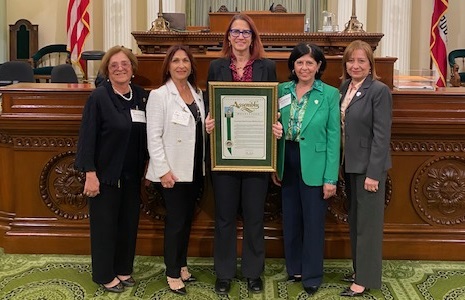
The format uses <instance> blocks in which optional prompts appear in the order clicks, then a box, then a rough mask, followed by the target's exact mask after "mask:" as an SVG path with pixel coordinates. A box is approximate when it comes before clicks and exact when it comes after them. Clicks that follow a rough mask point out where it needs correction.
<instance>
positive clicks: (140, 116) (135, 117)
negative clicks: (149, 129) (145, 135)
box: [131, 109, 147, 123]
mask: <svg viewBox="0 0 465 300" xmlns="http://www.w3.org/2000/svg"><path fill="white" fill-rule="evenodd" d="M131 119H132V122H137V123H147V119H146V118H145V111H143V110H138V109H131Z"/></svg>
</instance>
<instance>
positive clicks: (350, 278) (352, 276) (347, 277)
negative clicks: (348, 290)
mask: <svg viewBox="0 0 465 300" xmlns="http://www.w3.org/2000/svg"><path fill="white" fill-rule="evenodd" d="M341 280H342V281H345V282H355V273H351V274H346V275H344V277H342V279H341Z"/></svg>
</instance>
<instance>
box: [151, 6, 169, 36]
mask: <svg viewBox="0 0 465 300" xmlns="http://www.w3.org/2000/svg"><path fill="white" fill-rule="evenodd" d="M169 30H170V29H169V22H168V21H166V19H165V18H163V0H159V1H158V18H157V19H156V20H155V21H153V22H152V28H150V31H169Z"/></svg>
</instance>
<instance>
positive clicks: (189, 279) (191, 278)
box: [182, 275, 197, 282]
mask: <svg viewBox="0 0 465 300" xmlns="http://www.w3.org/2000/svg"><path fill="white" fill-rule="evenodd" d="M182 281H184V282H194V281H197V278H195V277H194V275H191V276H189V277H188V278H187V279H182Z"/></svg>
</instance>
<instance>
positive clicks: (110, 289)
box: [101, 282, 124, 293]
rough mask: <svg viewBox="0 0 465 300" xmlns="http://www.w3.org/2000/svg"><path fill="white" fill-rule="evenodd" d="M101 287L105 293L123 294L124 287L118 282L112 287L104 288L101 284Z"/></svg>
mask: <svg viewBox="0 0 465 300" xmlns="http://www.w3.org/2000/svg"><path fill="white" fill-rule="evenodd" d="M101 286H102V287H103V289H104V290H105V291H107V292H111V293H122V292H124V285H123V284H122V283H121V282H118V284H117V285H115V286H112V287H106V286H105V285H103V284H101Z"/></svg>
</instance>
